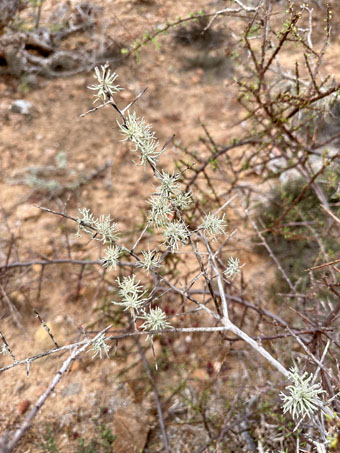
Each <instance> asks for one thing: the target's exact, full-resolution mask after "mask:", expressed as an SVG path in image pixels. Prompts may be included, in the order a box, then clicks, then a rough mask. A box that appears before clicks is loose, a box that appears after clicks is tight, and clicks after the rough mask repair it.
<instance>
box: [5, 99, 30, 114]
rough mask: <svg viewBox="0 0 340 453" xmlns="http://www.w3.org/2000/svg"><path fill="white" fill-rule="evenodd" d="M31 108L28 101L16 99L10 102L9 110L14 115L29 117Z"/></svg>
mask: <svg viewBox="0 0 340 453" xmlns="http://www.w3.org/2000/svg"><path fill="white" fill-rule="evenodd" d="M31 108H32V104H31V103H30V102H28V101H24V100H23V99H17V100H15V101H13V102H12V104H11V105H10V106H9V109H10V110H11V111H12V112H14V113H20V115H30V113H31V112H30V110H31Z"/></svg>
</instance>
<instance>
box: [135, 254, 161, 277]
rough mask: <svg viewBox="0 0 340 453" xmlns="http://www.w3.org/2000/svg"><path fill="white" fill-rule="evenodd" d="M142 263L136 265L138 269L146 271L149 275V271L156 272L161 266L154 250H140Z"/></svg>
mask: <svg viewBox="0 0 340 453" xmlns="http://www.w3.org/2000/svg"><path fill="white" fill-rule="evenodd" d="M142 255H143V261H142V262H139V263H138V264H137V266H138V267H142V268H144V269H146V271H147V273H148V274H149V272H150V271H152V270H156V269H158V268H159V267H160V265H161V257H160V255H159V254H158V253H157V252H156V250H142Z"/></svg>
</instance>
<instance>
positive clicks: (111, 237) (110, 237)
mask: <svg viewBox="0 0 340 453" xmlns="http://www.w3.org/2000/svg"><path fill="white" fill-rule="evenodd" d="M94 225H95V228H96V230H97V232H98V233H99V234H100V237H99V238H96V239H97V240H98V241H102V242H103V244H106V243H110V242H114V241H115V240H117V238H118V231H117V223H114V222H112V220H111V217H110V214H109V215H107V216H106V217H105V216H104V215H101V216H100V217H99V218H98V219H97V220H95V223H94Z"/></svg>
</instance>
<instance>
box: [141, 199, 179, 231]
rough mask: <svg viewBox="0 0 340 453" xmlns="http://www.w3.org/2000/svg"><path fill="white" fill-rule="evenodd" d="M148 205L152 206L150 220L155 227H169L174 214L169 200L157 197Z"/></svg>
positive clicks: (150, 200) (149, 201)
mask: <svg viewBox="0 0 340 453" xmlns="http://www.w3.org/2000/svg"><path fill="white" fill-rule="evenodd" d="M147 203H148V204H150V205H151V212H150V219H151V221H152V223H153V224H154V225H155V227H156V228H157V227H164V226H165V225H167V224H168V222H169V218H170V217H172V215H173V214H174V211H173V209H172V208H171V206H170V205H169V202H168V200H166V199H164V198H162V197H159V196H157V195H155V196H153V197H151V198H150V199H149V200H148V201H147Z"/></svg>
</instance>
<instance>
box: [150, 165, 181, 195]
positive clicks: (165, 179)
mask: <svg viewBox="0 0 340 453" xmlns="http://www.w3.org/2000/svg"><path fill="white" fill-rule="evenodd" d="M180 177H181V175H180V174H179V173H172V174H170V173H168V172H166V171H164V170H162V172H161V173H160V174H159V175H158V176H157V179H158V180H159V181H160V183H161V185H160V186H159V187H158V188H157V192H156V193H157V194H159V195H160V196H161V197H164V198H169V197H171V196H172V195H174V194H175V193H176V192H178V191H179V190H181V185H180V184H179V183H178V182H177V181H178V180H179V178H180Z"/></svg>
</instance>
